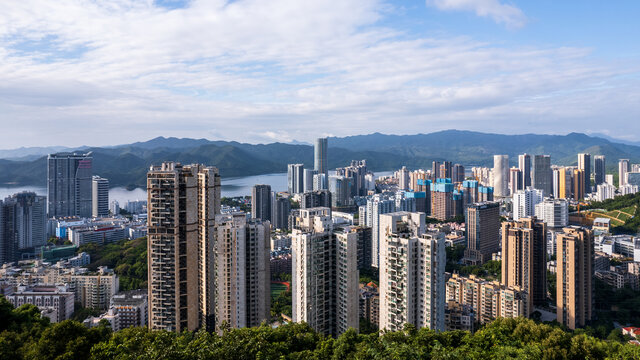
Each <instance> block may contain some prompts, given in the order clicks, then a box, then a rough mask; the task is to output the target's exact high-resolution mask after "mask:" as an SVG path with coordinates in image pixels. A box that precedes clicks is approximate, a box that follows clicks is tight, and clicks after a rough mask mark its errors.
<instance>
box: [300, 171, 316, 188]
mask: <svg viewBox="0 0 640 360" xmlns="http://www.w3.org/2000/svg"><path fill="white" fill-rule="evenodd" d="M315 174H316V172H315V170H312V169H304V181H303V182H304V186H303V192H306V191H313V175H315Z"/></svg>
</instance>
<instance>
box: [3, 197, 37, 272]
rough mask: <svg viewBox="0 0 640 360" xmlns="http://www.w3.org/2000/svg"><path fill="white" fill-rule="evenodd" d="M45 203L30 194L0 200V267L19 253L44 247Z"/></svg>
mask: <svg viewBox="0 0 640 360" xmlns="http://www.w3.org/2000/svg"><path fill="white" fill-rule="evenodd" d="M46 203H47V199H46V198H45V197H44V196H38V195H36V194H35V193H32V192H21V193H17V194H14V195H12V196H10V197H7V198H6V199H4V201H2V200H0V264H3V263H5V262H12V261H16V260H19V253H20V250H24V249H30V248H34V247H37V246H42V245H45V244H46V242H47V232H46V225H47V215H46V207H47V206H46Z"/></svg>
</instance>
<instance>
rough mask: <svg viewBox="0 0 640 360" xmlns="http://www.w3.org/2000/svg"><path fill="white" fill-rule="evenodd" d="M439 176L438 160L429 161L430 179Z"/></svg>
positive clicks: (434, 179)
mask: <svg viewBox="0 0 640 360" xmlns="http://www.w3.org/2000/svg"><path fill="white" fill-rule="evenodd" d="M441 177H442V176H440V162H438V161H433V162H432V163H431V179H432V180H433V181H436V179H439V178H441Z"/></svg>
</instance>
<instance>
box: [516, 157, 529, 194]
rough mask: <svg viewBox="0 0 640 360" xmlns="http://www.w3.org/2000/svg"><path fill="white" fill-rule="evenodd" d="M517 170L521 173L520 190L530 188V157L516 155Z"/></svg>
mask: <svg viewBox="0 0 640 360" xmlns="http://www.w3.org/2000/svg"><path fill="white" fill-rule="evenodd" d="M518 169H520V171H521V172H522V188H523V189H526V188H527V187H529V186H531V155H529V154H522V155H518Z"/></svg>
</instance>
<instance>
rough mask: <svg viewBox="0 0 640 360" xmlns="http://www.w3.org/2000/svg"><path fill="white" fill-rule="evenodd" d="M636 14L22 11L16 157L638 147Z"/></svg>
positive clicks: (5, 50) (35, 6) (444, 1)
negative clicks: (443, 143)
mask: <svg viewBox="0 0 640 360" xmlns="http://www.w3.org/2000/svg"><path fill="white" fill-rule="evenodd" d="M612 4H615V6H613V5H612ZM638 14H640V2H638V1H616V2H614V3H612V2H603V1H546V0H545V1H503V0H426V1H424V0H423V1H409V0H403V1H383V0H341V1H339V2H338V1H319V0H318V1H316V0H305V1H298V0H270V1H264V0H236V1H226V0H206V1H205V0H192V1H174V0H162V1H155V2H154V1H151V0H110V1H89V0H67V1H53V2H52V1H48V0H24V1H20V2H10V3H9V4H8V5H5V11H3V12H2V13H0V121H1V124H2V127H3V131H2V132H0V144H2V145H0V147H1V148H14V147H19V146H42V145H66V146H77V145H110V144H120V143H127V142H133V141H140V140H145V139H149V138H152V137H155V136H160V135H163V136H180V137H205V138H209V139H223V140H238V141H244V142H251V143H258V142H271V141H284V142H287V141H292V140H300V141H309V140H311V139H313V138H314V137H317V136H325V135H334V136H346V135H354V134H365V133H371V132H375V131H378V132H383V133H394V134H404V133H418V132H432V131H437V130H442V129H450V128H457V129H468V130H478V131H487V132H499V133H552V134H564V133H569V132H574V131H576V132H585V133H603V134H607V135H609V136H612V137H616V138H621V139H626V140H631V141H640V121H638V120H639V118H640V86H639V85H640V51H639V47H640V45H639V44H640V42H638V40H637V39H640V25H638V23H637V19H636V18H637V15H638Z"/></svg>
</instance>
